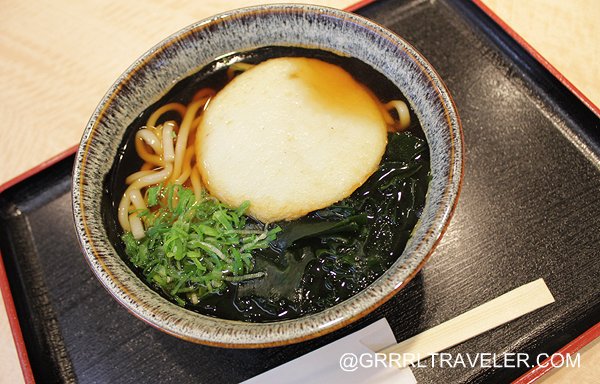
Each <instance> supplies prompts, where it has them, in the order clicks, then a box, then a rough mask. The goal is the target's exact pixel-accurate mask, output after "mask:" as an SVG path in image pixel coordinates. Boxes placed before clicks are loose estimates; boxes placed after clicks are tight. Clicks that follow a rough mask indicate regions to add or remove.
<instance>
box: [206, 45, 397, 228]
mask: <svg viewBox="0 0 600 384" xmlns="http://www.w3.org/2000/svg"><path fill="white" fill-rule="evenodd" d="M386 145H387V131H386V123H385V121H384V119H383V116H382V114H381V111H380V107H379V104H378V101H377V100H375V99H374V98H373V96H371V94H370V92H369V91H368V90H367V89H366V88H365V87H364V86H363V85H362V84H360V83H358V82H357V81H356V80H354V79H353V78H352V76H350V74H348V73H347V72H346V71H345V70H343V69H342V68H341V67H339V66H336V65H333V64H330V63H326V62H323V61H320V60H317V59H310V58H287V57H286V58H277V59H271V60H267V61H265V62H262V63H260V64H258V65H256V66H255V67H253V68H251V69H249V70H247V71H246V72H244V73H242V74H240V75H239V76H237V77H236V78H234V79H233V80H232V81H231V82H230V83H229V84H227V85H226V86H225V87H224V88H223V89H222V90H221V91H220V92H219V93H218V94H217V95H216V96H215V97H214V98H213V100H211V102H210V103H209V105H208V107H207V109H206V111H205V112H204V116H203V118H202V121H201V124H200V126H199V129H198V131H197V140H196V156H197V164H198V167H199V171H200V174H201V176H202V180H203V182H204V184H205V186H206V188H207V189H208V191H209V193H210V194H211V195H213V196H215V197H216V198H218V199H219V200H221V201H222V202H224V203H227V204H229V205H231V206H239V205H240V204H241V203H243V202H244V201H246V200H249V201H250V202H251V204H250V208H249V211H248V213H249V214H250V215H251V216H253V217H255V218H256V219H258V220H260V221H262V222H276V221H280V220H293V219H295V218H298V217H301V216H304V215H306V214H307V213H309V212H311V211H314V210H317V209H321V208H325V207H328V206H330V205H331V204H333V203H335V202H337V201H339V200H342V199H344V198H345V197H347V196H349V195H350V194H352V192H354V191H355V190H356V189H357V188H358V187H359V186H360V185H362V184H363V183H364V182H365V181H366V180H367V178H368V177H369V176H370V175H371V174H372V173H373V172H374V171H375V170H376V169H377V167H378V165H379V163H380V161H381V158H382V156H383V153H384V151H385V147H386Z"/></svg>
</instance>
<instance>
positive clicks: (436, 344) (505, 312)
mask: <svg viewBox="0 0 600 384" xmlns="http://www.w3.org/2000/svg"><path fill="white" fill-rule="evenodd" d="M553 302H554V297H553V296H552V293H551V292H550V290H549V289H548V287H547V286H546V283H545V282H544V280H543V279H538V280H535V281H532V282H531V283H528V284H525V285H522V286H520V287H518V288H515V289H513V290H512V291H509V292H507V293H505V294H503V295H501V296H499V297H497V298H495V299H493V300H491V301H488V302H487V303H485V304H482V305H480V306H478V307H476V308H473V309H471V310H469V311H467V312H465V313H463V314H461V315H459V316H457V317H455V318H453V319H451V320H448V321H446V322H444V323H442V324H440V325H437V326H435V327H433V328H431V329H428V330H426V331H424V332H422V333H420V334H418V335H416V336H413V337H411V338H410V339H407V340H404V341H402V342H400V343H398V344H395V345H392V346H389V347H387V348H384V349H383V350H380V351H379V352H380V353H384V354H386V355H387V357H388V360H389V361H390V362H393V363H394V364H395V365H397V366H399V367H406V366H407V365H409V364H412V363H415V362H417V361H419V360H423V359H425V358H427V357H429V356H431V355H433V354H436V353H439V352H441V351H443V350H445V349H448V348H450V347H452V346H454V345H457V344H460V343H462V342H464V341H466V340H468V339H470V338H472V337H475V336H477V335H480V334H482V333H484V332H487V331H489V330H491V329H493V328H496V327H498V326H500V325H502V324H505V323H507V322H509V321H511V320H514V319H516V318H518V317H521V316H523V315H525V314H527V313H529V312H532V311H534V310H536V309H538V308H541V307H543V306H546V305H548V304H550V303H553Z"/></svg>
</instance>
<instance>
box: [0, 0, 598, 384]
mask: <svg viewBox="0 0 600 384" xmlns="http://www.w3.org/2000/svg"><path fill="white" fill-rule="evenodd" d="M375 1H377V0H362V1H359V2H357V3H355V4H353V5H351V6H349V7H347V8H345V10H346V11H348V12H354V11H356V10H358V9H360V8H362V7H364V6H366V5H368V4H371V3H373V2H375ZM472 1H473V3H474V4H475V5H477V6H478V7H479V8H480V9H481V10H482V11H483V12H484V13H485V14H487V15H488V16H489V17H490V18H491V19H492V20H493V21H494V22H495V23H496V24H498V25H499V26H500V27H502V29H504V31H505V32H506V33H508V34H509V35H510V36H511V37H512V38H513V39H514V40H515V41H517V42H518V43H519V44H520V45H521V46H522V47H523V48H524V49H525V50H526V51H527V52H528V53H529V54H530V55H532V56H533V57H534V58H535V59H536V60H537V61H538V62H539V63H540V64H542V65H543V66H544V67H545V68H546V69H547V70H548V71H549V72H550V73H552V75H554V77H556V78H557V79H558V80H559V81H560V82H561V83H562V84H563V85H564V86H565V87H567V88H568V89H569V90H570V91H571V92H572V93H574V94H575V95H576V96H577V97H578V98H579V99H580V100H581V101H582V102H583V103H584V104H585V105H586V106H587V107H588V108H590V109H591V110H592V111H594V113H595V114H596V115H598V116H600V108H598V107H597V106H596V105H595V104H594V103H593V102H592V101H591V100H590V99H588V98H587V97H586V96H585V95H584V94H583V93H582V92H581V91H580V90H579V89H577V87H575V85H573V84H572V83H571V82H570V81H569V80H567V78H566V77H565V76H564V75H563V74H562V73H560V72H559V71H558V70H557V69H556V68H555V67H554V66H553V65H552V64H550V63H549V62H548V60H546V59H545V58H544V57H543V56H542V55H541V54H540V53H539V52H538V51H536V50H535V49H534V48H533V47H532V46H531V45H529V43H527V41H525V39H523V38H522V37H521V36H520V35H519V34H518V33H516V32H515V31H514V30H513V29H512V28H511V27H509V26H508V24H506V23H505V22H504V21H503V20H502V19H501V18H500V17H498V15H496V14H495V13H494V12H493V11H492V10H491V9H490V8H488V7H487V6H486V5H485V4H483V2H482V1H481V0H472ZM77 147H78V145H75V146H73V147H71V148H69V149H67V150H65V151H63V152H61V153H59V154H58V155H56V156H54V157H52V158H50V159H48V160H46V161H44V162H43V163H41V164H39V165H37V166H36V167H34V168H31V169H30V170H28V171H26V172H24V173H22V174H20V175H18V176H16V177H14V178H13V179H11V180H9V181H7V182H6V183H4V184H2V185H0V193H2V192H4V191H5V190H7V189H8V188H10V187H12V186H14V185H16V184H18V183H20V182H21V181H24V180H25V179H28V178H29V177H31V176H33V175H35V174H37V173H39V172H41V171H43V170H44V169H46V168H49V167H51V166H53V165H54V164H56V163H58V162H59V161H61V160H64V159H66V158H67V157H69V156H71V155H73V154H75V152H77ZM0 293H1V294H2V298H3V300H4V306H5V308H6V313H7V316H8V322H9V324H10V328H11V332H12V336H13V339H14V342H15V347H16V350H17V355H18V357H19V362H20V364H21V370H22V371H23V377H24V379H25V383H27V384H33V383H35V379H34V377H33V371H32V370H31V364H30V363H29V357H28V355H27V347H26V346H25V341H24V340H23V334H22V332H21V326H20V324H19V318H18V317H17V312H16V309H15V304H14V301H13V298H12V294H11V292H10V286H9V284H8V278H7V276H6V269H5V268H4V263H3V258H2V254H1V253H0ZM598 337H600V322H599V323H597V324H596V325H594V326H592V327H591V328H590V329H588V330H587V331H585V332H584V333H582V334H581V335H579V336H578V337H576V338H575V339H574V340H573V341H571V342H570V343H568V344H567V345H565V346H564V347H562V348H561V349H559V350H558V351H557V352H556V353H555V354H560V355H563V356H565V355H566V354H574V353H576V352H577V351H579V350H580V349H581V348H583V347H584V346H586V345H587V344H589V343H591V342H592V341H594V340H595V339H596V338H598ZM551 358H552V357H548V358H547V359H546V360H544V361H543V362H542V363H540V365H538V366H536V367H534V368H532V369H530V370H529V371H527V372H526V373H525V374H523V375H522V376H520V377H519V378H518V379H517V380H515V381H514V382H513V384H529V383H533V382H534V381H537V380H538V379H539V378H540V377H541V376H542V375H544V374H546V373H547V372H549V371H550V370H551V369H553V368H552V365H551V364H548V363H549V362H550V360H551Z"/></svg>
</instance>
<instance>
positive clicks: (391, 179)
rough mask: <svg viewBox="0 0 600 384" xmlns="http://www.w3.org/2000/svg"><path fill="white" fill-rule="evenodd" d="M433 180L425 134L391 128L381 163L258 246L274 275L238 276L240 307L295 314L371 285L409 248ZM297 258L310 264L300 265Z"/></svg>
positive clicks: (260, 316) (248, 316)
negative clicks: (337, 197) (344, 193)
mask: <svg viewBox="0 0 600 384" xmlns="http://www.w3.org/2000/svg"><path fill="white" fill-rule="evenodd" d="M428 182H429V158H428V150H427V144H426V142H425V141H424V140H422V139H420V138H418V137H417V136H415V135H414V134H412V133H410V132H403V133H390V134H388V145H387V148H386V152H385V154H384V156H383V159H382V161H381V163H380V166H379V168H378V170H377V171H375V173H374V174H373V175H371V177H370V178H369V179H368V180H367V181H366V182H365V183H364V184H363V185H362V186H361V187H360V188H358V189H357V190H356V191H355V192H354V193H353V194H352V195H351V196H349V197H348V198H346V199H344V200H342V201H340V202H338V203H336V204H334V205H332V206H330V207H328V208H324V209H321V210H318V211H315V212H312V213H311V214H309V215H307V216H306V217H305V218H301V219H298V220H295V221H292V222H289V223H279V225H280V226H281V228H282V231H281V232H280V233H279V234H278V235H277V239H276V240H275V241H274V242H272V243H271V250H270V251H271V252H265V251H262V252H259V253H258V255H259V260H258V261H257V267H259V266H261V267H262V268H263V269H264V268H266V266H268V265H270V268H271V275H273V273H275V274H276V276H275V277H271V278H270V277H269V273H267V276H266V277H265V278H263V279H264V280H265V281H263V284H262V285H261V282H260V281H259V280H254V281H248V282H244V283H240V284H239V287H238V288H237V291H238V292H237V297H236V299H235V300H236V307H237V308H239V309H240V314H242V316H243V318H244V319H245V320H251V321H260V320H263V321H264V320H275V319H281V318H293V317H297V316H301V315H304V314H308V313H315V312H319V311H322V310H324V309H326V308H329V307H331V306H333V305H335V304H337V303H339V302H341V301H344V300H346V299H348V298H350V297H351V296H352V295H354V294H356V293H358V292H359V291H361V290H362V289H364V288H366V287H367V286H368V285H369V284H371V283H372V282H373V281H375V279H377V278H378V277H379V276H381V275H382V274H383V273H384V272H385V271H386V270H387V269H388V268H389V267H390V266H391V264H392V263H393V262H394V261H395V260H396V259H397V257H398V256H399V255H400V253H401V252H402V251H403V250H404V246H405V245H406V242H407V241H408V239H409V237H410V234H411V232H412V229H413V228H414V226H415V224H416V223H417V220H418V219H419V216H420V213H421V211H422V209H423V206H424V204H425V194H426V190H427V185H428ZM265 254H267V255H265ZM261 256H263V257H264V258H263V257H261ZM306 258H308V259H309V260H308V261H307V260H306ZM297 264H302V265H305V269H303V270H302V271H298V268H294V266H295V265H297ZM273 265H276V266H277V268H274V267H273ZM299 274H301V275H300V276H299ZM274 284H279V285H280V286H279V287H277V286H275V285H274ZM294 284H296V286H292V285H294ZM265 285H266V286H270V289H265ZM290 292H293V294H292V295H290ZM259 308H260V311H257V309H259Z"/></svg>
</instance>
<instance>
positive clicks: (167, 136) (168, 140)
mask: <svg viewBox="0 0 600 384" xmlns="http://www.w3.org/2000/svg"><path fill="white" fill-rule="evenodd" d="M173 128H175V123H174V122H172V121H168V122H166V123H164V124H163V131H162V139H163V145H162V147H163V153H162V155H163V159H164V161H165V162H166V163H169V162H172V161H175V148H173Z"/></svg>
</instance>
